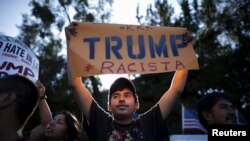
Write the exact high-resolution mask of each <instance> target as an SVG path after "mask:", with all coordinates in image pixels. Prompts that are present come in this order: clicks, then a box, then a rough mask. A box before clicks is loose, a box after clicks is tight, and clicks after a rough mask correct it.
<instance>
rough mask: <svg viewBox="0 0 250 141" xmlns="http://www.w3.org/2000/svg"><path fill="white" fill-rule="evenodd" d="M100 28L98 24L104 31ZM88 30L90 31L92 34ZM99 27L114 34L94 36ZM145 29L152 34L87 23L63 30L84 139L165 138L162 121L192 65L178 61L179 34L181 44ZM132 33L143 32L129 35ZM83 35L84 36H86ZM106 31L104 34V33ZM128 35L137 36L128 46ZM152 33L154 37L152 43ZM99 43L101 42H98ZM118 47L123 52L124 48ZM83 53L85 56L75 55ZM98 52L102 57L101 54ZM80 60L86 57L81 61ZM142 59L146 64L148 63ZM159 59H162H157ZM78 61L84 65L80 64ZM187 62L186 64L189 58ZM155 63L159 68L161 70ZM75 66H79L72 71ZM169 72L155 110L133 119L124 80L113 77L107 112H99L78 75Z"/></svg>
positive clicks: (129, 86) (134, 101)
mask: <svg viewBox="0 0 250 141" xmlns="http://www.w3.org/2000/svg"><path fill="white" fill-rule="evenodd" d="M101 26H104V28H102V27H101ZM117 27H118V29H117V31H116V28H117ZM125 27H127V29H126V30H127V31H126V33H124V34H126V35H127V36H126V35H125V36H123V35H121V34H122V33H120V31H122V32H123V30H124V28H125ZM91 29H95V30H96V32H95V31H93V32H92V30H91ZM105 29H107V30H110V29H114V30H115V32H117V33H115V34H116V36H115V35H105V37H101V35H100V37H99V35H98V34H97V32H98V33H100V34H104V33H105V32H104V31H102V30H105ZM151 29H152V30H153V27H137V28H135V27H134V26H130V25H127V26H126V25H125V26H123V25H105V24H92V25H91V24H89V23H86V24H85V23H78V24H72V25H71V26H69V27H67V28H66V36H67V39H68V42H67V43H68V65H69V69H70V73H69V74H70V77H72V79H71V81H72V86H73V88H74V90H75V97H76V100H77V101H78V104H79V106H80V108H81V109H82V111H83V114H84V116H85V117H86V119H87V121H88V128H87V130H88V131H87V132H88V133H89V138H90V140H95V141H103V140H107V141H134V140H136V141H142V140H143V141H145V140H146V141H147V140H148V141H160V140H164V139H165V138H166V137H167V138H168V135H167V130H166V125H165V122H164V120H165V119H166V118H167V116H168V115H169V113H170V111H171V109H172V106H173V103H174V102H175V100H176V98H178V96H179V95H180V94H181V93H182V91H183V89H184V87H185V83H186V78H187V74H188V71H187V69H192V68H197V66H195V65H187V62H185V59H184V60H183V61H180V60H181V58H180V54H182V53H188V51H185V50H181V51H180V52H178V49H180V48H185V47H186V45H184V44H183V41H182V40H183V36H181V40H180V36H177V35H176V36H175V35H161V36H159V35H157V34H155V33H152V34H151V32H148V31H147V30H151ZM135 30H143V31H137V32H134V31H135ZM156 31H159V29H158V28H157V29H156ZM76 32H77V34H76ZM88 32H89V35H87V34H86V33H88ZM106 33H107V34H109V33H110V32H106ZM85 34H86V35H85ZM134 34H136V37H138V42H137V41H135V42H134V40H133V39H134V37H135V36H134ZM72 35H73V36H72ZM119 35H120V36H119ZM152 35H154V36H157V37H158V38H157V39H155V38H153V37H154V36H152ZM145 36H147V37H148V38H147V39H148V42H147V43H146V42H145V40H144V39H145V38H144V37H145ZM124 37H125V38H124ZM79 38H80V40H79ZM170 38H173V39H172V45H170V44H169V42H167V41H166V39H170ZM69 39H70V40H69ZM155 40H157V41H159V42H158V45H156V44H155V43H154V41H155ZM177 40H178V41H177ZM102 41H104V42H103V43H101V42H102ZM82 42H83V43H82ZM85 43H86V44H85ZM134 45H135V46H134ZM133 46H134V47H133ZM167 46H169V47H167ZM124 47H127V48H125V49H124ZM146 48H147V49H146ZM97 49H98V51H97ZM169 49H171V55H173V56H176V58H171V57H170V52H169ZM83 52H85V53H87V54H85V55H81V53H83ZM96 53H98V55H96ZM101 53H103V54H104V55H101ZM83 56H84V57H87V58H88V59H86V58H85V59H83V58H84V57H83ZM96 58H98V61H99V63H98V62H95V63H93V62H92V61H94V60H95V59H96ZM148 58H151V59H152V60H148ZM164 58H165V61H164V60H163V59H164ZM187 58H188V57H187ZM76 59H78V60H76ZM81 60H85V61H84V62H82V61H81ZM86 60H87V61H86ZM187 60H189V61H190V59H187ZM106 62H111V64H109V65H108V67H109V69H107V70H104V69H103V64H104V63H106ZM139 62H143V63H146V66H147V68H146V67H144V65H145V64H140V63H139ZM191 62H192V61H191ZM86 64H88V65H89V66H92V67H91V68H88V70H86V68H85V69H84V70H82V68H84V67H83V66H84V65H85V66H86ZM138 64H139V65H138ZM159 64H160V65H163V67H162V66H160V65H159ZM168 64H169V66H168ZM77 65H78V66H80V68H76V67H77ZM88 65H87V66H88ZM111 66H112V67H114V68H112V67H111ZM106 67H107V66H106ZM106 67H104V68H106ZM75 69H77V70H75ZM173 69H174V70H176V73H175V75H174V76H173V79H172V83H171V86H170V88H169V89H168V90H167V91H166V92H165V93H164V94H163V96H162V97H161V99H160V101H159V102H158V103H157V104H156V105H155V106H153V107H152V108H151V109H150V110H149V111H147V112H146V113H144V114H141V115H139V117H138V118H136V119H134V118H133V114H134V112H135V111H136V110H137V109H139V101H138V97H137V94H136V89H135V87H134V85H133V83H132V82H131V81H130V80H128V79H126V78H118V79H117V80H116V81H115V82H114V83H113V84H112V85H111V87H110V91H109V101H108V105H107V106H108V110H109V111H110V112H111V114H109V113H107V112H105V111H104V110H103V109H102V108H101V107H100V106H99V105H98V103H97V102H96V101H95V100H94V99H93V97H92V95H91V93H90V92H89V90H88V89H87V88H86V87H85V86H84V85H83V84H82V82H81V76H88V75H93V74H101V73H135V72H136V73H156V72H164V71H172V70H173Z"/></svg>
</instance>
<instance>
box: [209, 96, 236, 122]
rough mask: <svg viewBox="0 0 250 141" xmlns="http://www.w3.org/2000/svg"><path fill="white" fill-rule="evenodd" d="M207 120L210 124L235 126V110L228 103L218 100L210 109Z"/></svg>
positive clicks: (224, 100)
mask: <svg viewBox="0 0 250 141" xmlns="http://www.w3.org/2000/svg"><path fill="white" fill-rule="evenodd" d="M208 119H209V120H208V123H211V124H236V123H237V119H236V109H235V107H234V106H233V104H232V103H231V102H230V101H228V100H226V99H220V100H218V101H217V103H216V104H215V105H214V107H213V108H212V110H211V113H210V117H209V118H208Z"/></svg>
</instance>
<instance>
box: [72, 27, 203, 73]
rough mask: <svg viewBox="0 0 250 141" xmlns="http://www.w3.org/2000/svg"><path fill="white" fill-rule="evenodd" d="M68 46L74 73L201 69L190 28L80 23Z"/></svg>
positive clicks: (158, 71) (159, 71) (155, 71)
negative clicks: (186, 36)
mask: <svg viewBox="0 0 250 141" xmlns="http://www.w3.org/2000/svg"><path fill="white" fill-rule="evenodd" d="M76 31H77V36H76V37H74V36H71V39H70V42H69V46H68V70H69V74H70V75H71V77H77V76H91V75H97V74H145V73H161V72H169V71H175V70H177V69H183V68H185V69H199V65H198V61H197V58H196V55H195V52H194V49H193V47H192V45H191V43H189V44H187V45H185V44H184V43H183V33H185V31H186V28H178V27H156V26H155V27H154V26H139V25H122V24H101V23H100V24H97V23H78V25H77V26H76Z"/></svg>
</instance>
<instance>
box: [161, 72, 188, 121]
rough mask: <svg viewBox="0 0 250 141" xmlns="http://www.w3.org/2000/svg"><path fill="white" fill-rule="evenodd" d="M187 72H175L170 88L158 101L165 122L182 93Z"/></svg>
mask: <svg viewBox="0 0 250 141" xmlns="http://www.w3.org/2000/svg"><path fill="white" fill-rule="evenodd" d="M187 74H188V70H184V69H183V70H177V71H176V72H175V74H174V76H173V79H172V82H171V86H170V88H169V89H168V90H167V91H166V92H165V93H164V95H163V96H162V97H161V99H160V101H159V106H160V109H161V114H162V118H163V119H164V120H165V119H166V118H167V116H168V114H169V113H170V111H171V109H172V108H173V105H174V103H175V101H176V99H177V98H178V97H179V95H180V94H181V93H182V92H183V90H184V87H185V84H186V79H187Z"/></svg>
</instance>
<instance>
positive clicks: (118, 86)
mask: <svg viewBox="0 0 250 141" xmlns="http://www.w3.org/2000/svg"><path fill="white" fill-rule="evenodd" d="M125 88H128V89H129V90H131V91H132V93H133V96H134V98H135V102H139V100H138V96H137V94H136V89H135V86H134V84H133V82H132V81H130V80H129V79H127V78H125V77H120V78H118V79H116V80H115V81H114V82H113V84H112V85H111V86H110V89H109V94H108V103H110V100H111V96H112V94H113V93H114V92H115V91H119V90H123V89H125Z"/></svg>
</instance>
